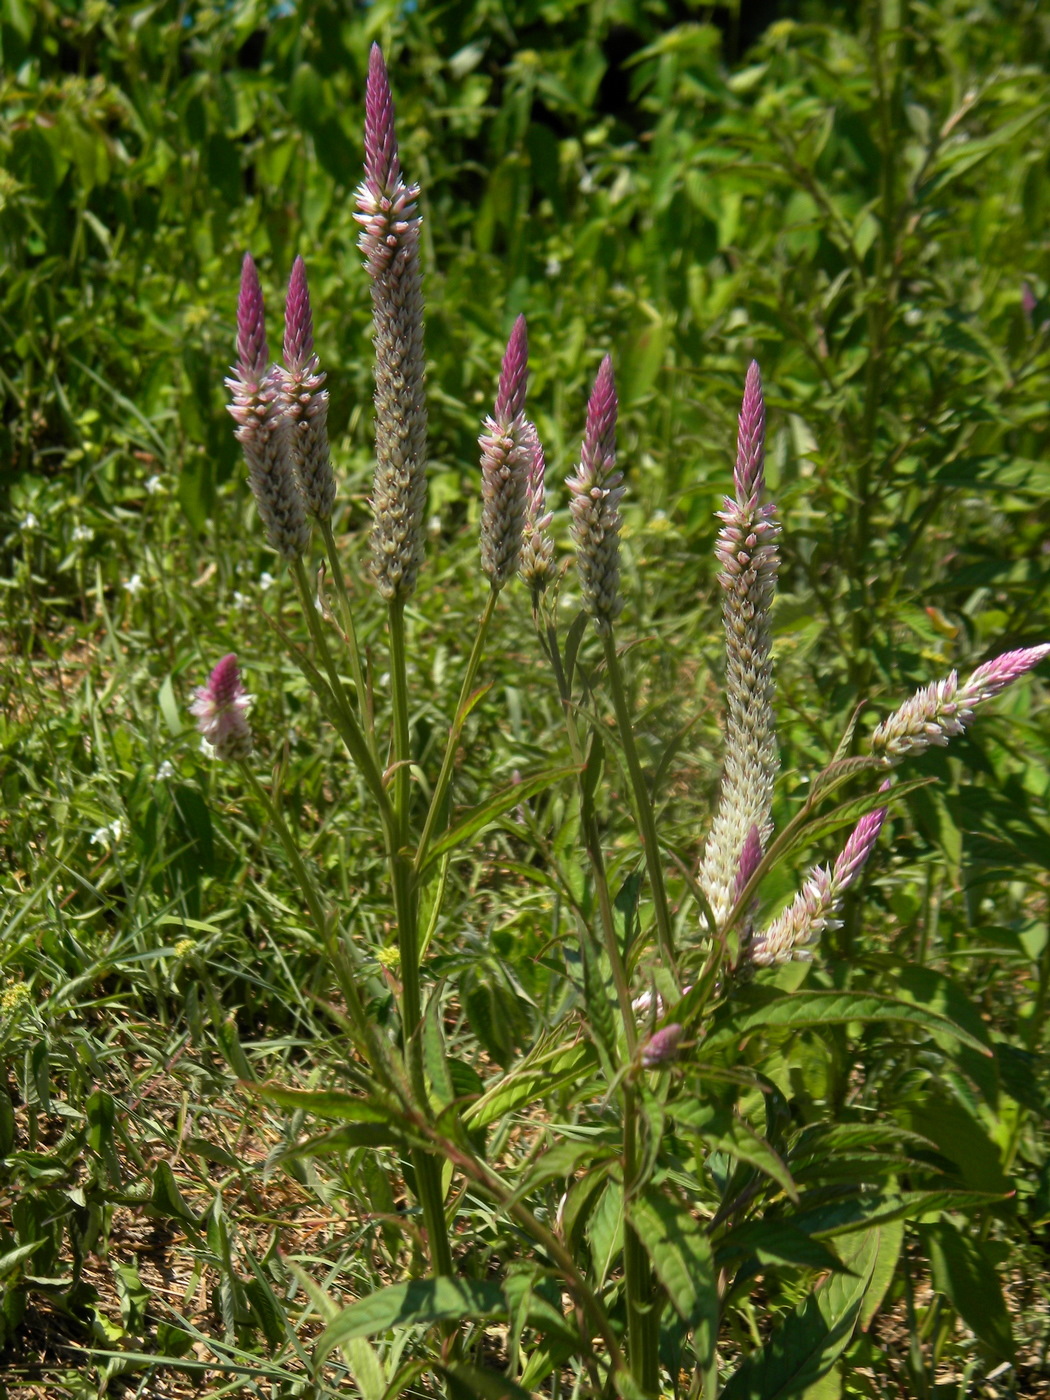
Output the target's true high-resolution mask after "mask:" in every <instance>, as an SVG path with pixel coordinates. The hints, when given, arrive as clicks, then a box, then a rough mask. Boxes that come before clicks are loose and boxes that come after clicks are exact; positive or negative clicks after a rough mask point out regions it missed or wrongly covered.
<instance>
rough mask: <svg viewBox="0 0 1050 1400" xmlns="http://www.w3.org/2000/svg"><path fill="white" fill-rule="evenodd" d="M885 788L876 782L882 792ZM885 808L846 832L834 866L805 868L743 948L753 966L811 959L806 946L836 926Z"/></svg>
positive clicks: (878, 808) (884, 818) (866, 856)
mask: <svg viewBox="0 0 1050 1400" xmlns="http://www.w3.org/2000/svg"><path fill="white" fill-rule="evenodd" d="M888 786H889V783H888V782H885V783H883V784H882V788H883V790H885V789H886V788H887V787H888ZM886 811H887V809H886V808H885V807H877V808H876V809H875V810H874V811H873V812H869V813H868V814H867V816H864V817H861V819H860V821H859V822H858V823H857V825H856V826H855V827H854V828H853V830H852V831H851V832H850V834H849V838H848V840H847V841H846V844H845V846H843V848H842V851H841V852H840V854H839V857H838V859H837V860H836V861H835V864H834V865H833V866H832V867H831V869H828V867H827V866H822V865H818V866H815V867H814V869H813V870H811V871H810V873H809V877H808V879H807V880H806V883H805V884H804V885H803V886H802V889H801V890H800V891H799V893H798V894H797V895H796V896H795V900H794V903H792V904H790V905H788V907H787V908H786V909H785V910H784V912H783V913H782V914H779V915H778V916H777V918H775V919H774V920H773V922H772V923H771V924H770V926H769V927H768V928H767V929H764V930H763V931H762V932H761V933H759V934H756V935H755V936H754V938H753V939H752V940H751V943H750V945H749V947H748V956H749V957H750V960H751V962H753V963H754V964H755V965H756V966H758V967H771V966H772V965H773V964H774V963H784V962H790V961H791V959H792V958H794V959H796V960H797V961H799V962H808V961H810V959H811V958H812V957H813V954H812V951H811V946H812V944H814V943H816V941H817V940H818V939H819V938H820V935H821V934H822V933H823V932H824V930H825V929H828V928H837V927H838V924H839V922H840V920H839V919H838V918H837V917H836V916H837V914H838V911H839V908H840V906H841V904H842V900H843V897H844V895H845V893H846V891H847V890H848V889H849V887H850V885H852V884H853V882H854V881H855V880H856V878H857V876H858V875H859V874H860V872H861V870H862V869H863V868H864V866H865V864H866V862H867V859H868V857H869V856H870V855H871V852H872V850H873V849H874V846H875V842H876V841H877V840H878V839H879V833H880V832H881V831H882V824H883V822H884V821H885V820H886Z"/></svg>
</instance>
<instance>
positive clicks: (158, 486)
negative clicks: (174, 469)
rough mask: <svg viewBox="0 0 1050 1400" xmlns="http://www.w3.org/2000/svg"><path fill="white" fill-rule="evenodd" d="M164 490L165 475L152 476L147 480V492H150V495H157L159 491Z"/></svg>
mask: <svg viewBox="0 0 1050 1400" xmlns="http://www.w3.org/2000/svg"><path fill="white" fill-rule="evenodd" d="M163 490H164V478H163V477H160V476H151V477H150V478H149V479H148V480H147V482H146V491H147V494H148V495H150V496H156V495H157V494H158V493H159V492H161V491H163Z"/></svg>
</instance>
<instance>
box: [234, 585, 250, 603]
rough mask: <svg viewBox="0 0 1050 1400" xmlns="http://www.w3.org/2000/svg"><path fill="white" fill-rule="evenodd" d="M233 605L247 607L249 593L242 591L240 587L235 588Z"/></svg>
mask: <svg viewBox="0 0 1050 1400" xmlns="http://www.w3.org/2000/svg"><path fill="white" fill-rule="evenodd" d="M233 606H234V607H235V608H246V607H247V606H248V595H247V594H246V593H242V592H241V591H240V589H239V588H235V589H234V590H233Z"/></svg>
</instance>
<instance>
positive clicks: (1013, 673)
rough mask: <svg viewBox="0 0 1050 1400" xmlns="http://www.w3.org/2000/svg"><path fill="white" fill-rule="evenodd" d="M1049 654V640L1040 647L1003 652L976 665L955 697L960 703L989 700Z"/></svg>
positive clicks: (966, 703) (971, 703)
mask: <svg viewBox="0 0 1050 1400" xmlns="http://www.w3.org/2000/svg"><path fill="white" fill-rule="evenodd" d="M1047 656H1050V643H1047V642H1044V643H1043V644H1042V646H1037V647H1021V648H1019V649H1018V650H1017V651H1004V652H1003V654H1002V655H1001V656H996V657H994V658H993V659H992V660H991V661H986V662H985V663H984V665H983V666H978V667H977V670H976V671H974V673H973V675H972V676H971V677H970V679H969V680H968V681H967V682H966V683H965V685H963V687H962V689H961V690H960V691H959V700H960V702H961V703H962V704H964V705H977V704H979V703H980V702H981V701H982V700H990V699H991V698H992V696H993V695H998V694H999V692H1000V690H1005V689H1006V687H1007V686H1008V685H1009V684H1010V682H1011V681H1015V680H1016V679H1017V677H1018V676H1022V675H1024V673H1025V671H1030V670H1031V669H1032V667H1033V666H1038V665H1039V663H1040V661H1042V660H1043V658H1044V657H1047Z"/></svg>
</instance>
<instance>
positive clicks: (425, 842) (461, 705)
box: [416, 588, 499, 871]
mask: <svg viewBox="0 0 1050 1400" xmlns="http://www.w3.org/2000/svg"><path fill="white" fill-rule="evenodd" d="M498 598H499V589H498V588H493V589H491V590H490V591H489V596H488V600H487V601H486V603H485V610H484V612H483V613H482V614H481V620H480V622H479V623H478V630H477V633H476V634H475V637H474V645H473V647H471V650H470V656H469V658H468V659H467V669H466V670H465V671H464V672H463V683H462V684H461V686H460V688H459V699H458V701H457V702H456V713H455V717H454V719H453V721H452V728H451V729H450V730H449V734H448V743H447V744H446V745H445V755H444V757H443V758H442V760H441V771H440V773H438V778H437V782H436V783H435V785H434V792H433V795H432V796H431V799H430V807H429V808H428V810H427V817H426V821H425V822H424V824H423V835H422V836H421V837H420V838H419V846H418V847H417V849H416V870H417V871H419V870H421V869H422V868H423V864H424V862H425V860H426V854H427V850H428V849H429V847H430V842H431V839H432V837H433V835H434V827H435V825H436V824H437V822H438V820H439V819H440V816H441V811H442V808H443V807H444V803H445V796H446V794H447V793H448V785H449V783H450V782H451V781H452V768H453V766H454V764H455V761H456V748H457V746H458V744H459V736H460V735H461V734H462V733H463V725H464V724H465V723H466V719H467V713H468V710H467V704H468V702H469V700H470V696H471V692H472V690H473V688H474V681H475V680H476V678H477V674H478V667H479V666H480V665H481V657H482V654H483V652H484V650H485V638H486V636H487V635H488V630H489V623H490V622H491V621H492V614H493V612H494V611H495V609H496V601H497V599H498Z"/></svg>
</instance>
